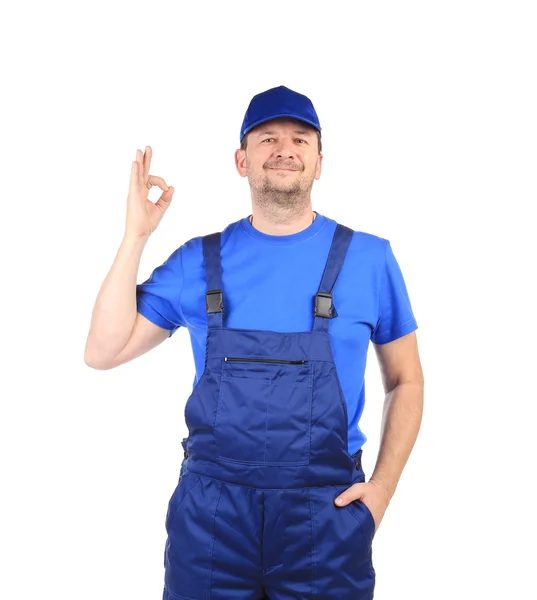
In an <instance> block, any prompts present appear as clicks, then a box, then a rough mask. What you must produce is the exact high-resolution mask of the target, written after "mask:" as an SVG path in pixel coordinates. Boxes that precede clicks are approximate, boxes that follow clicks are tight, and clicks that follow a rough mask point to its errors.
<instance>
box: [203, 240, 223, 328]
mask: <svg viewBox="0 0 537 600" xmlns="http://www.w3.org/2000/svg"><path fill="white" fill-rule="evenodd" d="M220 234H221V232H220V231H218V232H216V233H210V234H209V235H205V236H203V237H202V242H203V260H204V262H205V276H206V278H207V293H206V295H205V305H206V309H207V324H208V327H209V329H215V328H220V329H221V328H222V327H223V323H224V295H223V293H222V262H221V256H220V237H221V236H220Z"/></svg>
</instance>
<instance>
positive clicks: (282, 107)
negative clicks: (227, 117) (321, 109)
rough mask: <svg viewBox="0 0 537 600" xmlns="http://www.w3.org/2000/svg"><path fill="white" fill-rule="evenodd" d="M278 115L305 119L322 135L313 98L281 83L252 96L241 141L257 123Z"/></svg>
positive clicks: (242, 127)
mask: <svg viewBox="0 0 537 600" xmlns="http://www.w3.org/2000/svg"><path fill="white" fill-rule="evenodd" d="M278 117H286V118H288V119H298V120H299V121H304V122H305V123H308V125H311V126H312V127H314V128H315V129H317V131H318V132H319V135H321V125H320V123H319V117H318V116H317V113H316V112H315V108H313V104H312V102H311V100H310V99H309V98H308V97H307V96H304V95H303V94H299V93H298V92H295V91H293V90H290V89H289V88H288V87H285V86H284V85H280V86H279V87H274V88H271V89H270V90H267V91H266V92H261V93H260V94H257V95H255V96H254V97H253V98H252V100H251V101H250V104H249V105H248V109H247V110H246V114H245V115H244V120H243V122H242V126H241V137H240V141H241V142H242V138H243V137H244V136H245V135H246V134H247V133H248V132H249V131H250V130H251V129H253V128H254V127H256V126H257V125H260V124H261V123H264V122H265V121H270V120H272V119H277V118H278Z"/></svg>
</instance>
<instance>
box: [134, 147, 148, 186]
mask: <svg viewBox="0 0 537 600" xmlns="http://www.w3.org/2000/svg"><path fill="white" fill-rule="evenodd" d="M136 162H137V163H138V185H139V186H141V187H145V182H146V180H145V179H144V155H143V154H142V151H141V150H139V149H136Z"/></svg>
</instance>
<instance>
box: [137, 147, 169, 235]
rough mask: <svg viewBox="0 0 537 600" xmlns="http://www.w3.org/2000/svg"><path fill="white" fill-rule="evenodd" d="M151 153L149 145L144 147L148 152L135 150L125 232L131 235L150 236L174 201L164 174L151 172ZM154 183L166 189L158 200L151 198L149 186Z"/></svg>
mask: <svg viewBox="0 0 537 600" xmlns="http://www.w3.org/2000/svg"><path fill="white" fill-rule="evenodd" d="M151 156H152V150H151V147H150V146H146V147H145V153H142V151H141V150H136V160H135V161H133V163H132V166H131V179H130V185H129V196H128V198H127V220H126V224H125V235H128V236H132V237H141V238H146V237H149V236H150V235H151V234H152V233H153V231H155V229H156V228H157V226H158V224H159V223H160V221H161V219H162V217H163V216H164V213H165V212H166V211H167V210H168V208H169V206H170V203H171V201H172V196H173V192H174V189H173V187H168V186H167V184H166V182H165V181H164V179H162V177H157V176H156V175H150V174H149V167H150V165H151ZM153 186H158V187H159V188H160V189H161V190H163V192H162V195H161V196H160V198H159V199H158V200H157V201H156V202H152V201H151V200H149V198H148V195H149V190H150V189H151V188H152V187H153Z"/></svg>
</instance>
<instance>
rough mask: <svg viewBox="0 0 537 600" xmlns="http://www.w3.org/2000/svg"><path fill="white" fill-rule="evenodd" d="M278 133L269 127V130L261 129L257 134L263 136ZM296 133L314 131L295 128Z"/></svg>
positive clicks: (309, 133)
mask: <svg viewBox="0 0 537 600" xmlns="http://www.w3.org/2000/svg"><path fill="white" fill-rule="evenodd" d="M277 133H278V132H277V131H272V130H268V129H267V130H264V131H260V132H259V133H258V134H257V136H258V137H259V136H261V135H276V134H277ZM294 133H298V134H300V135H313V132H312V131H309V130H307V131H305V130H303V129H295V130H294Z"/></svg>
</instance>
